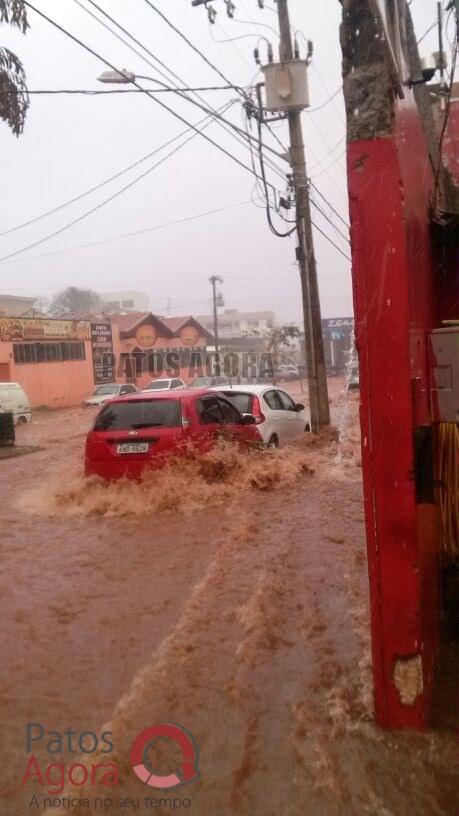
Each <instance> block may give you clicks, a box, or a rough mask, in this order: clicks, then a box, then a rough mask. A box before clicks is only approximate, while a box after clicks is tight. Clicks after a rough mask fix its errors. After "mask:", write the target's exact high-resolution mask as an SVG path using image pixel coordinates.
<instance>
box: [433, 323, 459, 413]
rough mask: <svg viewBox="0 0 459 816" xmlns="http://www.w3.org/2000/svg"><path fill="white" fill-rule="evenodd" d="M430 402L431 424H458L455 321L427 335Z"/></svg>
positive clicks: (458, 334)
mask: <svg viewBox="0 0 459 816" xmlns="http://www.w3.org/2000/svg"><path fill="white" fill-rule="evenodd" d="M429 355H430V372H431V374H430V398H431V408H432V419H433V421H434V422H459V321H458V322H452V324H451V325H446V326H444V328H441V329H435V330H434V331H433V332H431V333H430V343H429Z"/></svg>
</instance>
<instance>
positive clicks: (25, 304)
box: [0, 295, 37, 317]
mask: <svg viewBox="0 0 459 816" xmlns="http://www.w3.org/2000/svg"><path fill="white" fill-rule="evenodd" d="M36 300H37V298H34V297H22V296H21V295H0V317H33V311H34V306H35V302H36Z"/></svg>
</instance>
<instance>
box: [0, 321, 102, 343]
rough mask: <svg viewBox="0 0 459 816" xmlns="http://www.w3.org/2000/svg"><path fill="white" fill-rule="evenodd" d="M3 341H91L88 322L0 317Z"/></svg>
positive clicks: (0, 333)
mask: <svg viewBox="0 0 459 816" xmlns="http://www.w3.org/2000/svg"><path fill="white" fill-rule="evenodd" d="M0 339H1V340H10V341H11V340H90V339H91V328H90V324H89V323H88V321H87V320H52V319H41V318H28V317H0Z"/></svg>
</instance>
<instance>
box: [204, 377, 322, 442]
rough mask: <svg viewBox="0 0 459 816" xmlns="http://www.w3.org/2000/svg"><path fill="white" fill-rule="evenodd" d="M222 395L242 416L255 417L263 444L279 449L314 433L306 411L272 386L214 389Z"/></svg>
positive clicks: (300, 404) (280, 389)
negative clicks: (306, 434) (311, 431)
mask: <svg viewBox="0 0 459 816" xmlns="http://www.w3.org/2000/svg"><path fill="white" fill-rule="evenodd" d="M212 390H213V391H219V392H220V393H222V394H223V395H224V396H225V397H227V399H229V400H231V402H232V403H233V405H234V406H235V407H236V408H237V409H238V410H239V411H240V412H241V414H251V415H252V416H253V417H255V422H256V425H257V427H258V430H259V431H260V434H261V437H262V439H263V442H264V443H265V444H266V445H269V447H273V448H277V447H281V446H282V445H288V444H290V443H291V442H293V441H294V440H295V439H298V438H299V437H301V436H302V435H303V434H304V433H305V431H309V430H310V425H309V420H308V416H307V413H306V408H305V407H304V405H303V403H302V402H294V400H293V399H292V398H291V397H290V396H289V394H287V393H286V392H285V391H283V390H282V388H275V387H274V386H272V385H266V384H265V385H258V384H254V385H238V386H234V388H224V389H221V388H218V389H216V388H213V389H212Z"/></svg>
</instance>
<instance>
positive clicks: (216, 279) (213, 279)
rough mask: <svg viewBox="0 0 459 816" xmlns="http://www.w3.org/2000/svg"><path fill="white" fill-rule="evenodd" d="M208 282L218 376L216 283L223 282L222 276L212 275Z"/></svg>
mask: <svg viewBox="0 0 459 816" xmlns="http://www.w3.org/2000/svg"><path fill="white" fill-rule="evenodd" d="M209 283H210V284H211V285H212V297H213V304H214V345H215V356H216V367H215V368H216V374H217V377H219V376H220V354H219V352H220V348H219V342H218V311H217V305H218V293H217V283H223V278H221V277H220V275H212V277H211V278H209Z"/></svg>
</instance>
